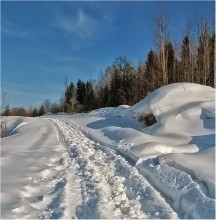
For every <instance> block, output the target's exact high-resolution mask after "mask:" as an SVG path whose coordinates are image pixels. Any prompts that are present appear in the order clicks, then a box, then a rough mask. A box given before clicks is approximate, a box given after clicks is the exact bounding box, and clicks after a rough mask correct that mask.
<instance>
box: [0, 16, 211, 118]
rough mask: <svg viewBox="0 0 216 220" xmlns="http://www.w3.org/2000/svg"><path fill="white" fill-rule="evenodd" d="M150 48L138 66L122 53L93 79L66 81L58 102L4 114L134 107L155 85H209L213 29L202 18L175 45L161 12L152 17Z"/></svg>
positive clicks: (45, 102) (188, 27) (30, 114)
mask: <svg viewBox="0 0 216 220" xmlns="http://www.w3.org/2000/svg"><path fill="white" fill-rule="evenodd" d="M154 26H155V32H154V37H155V39H154V40H155V45H156V47H155V49H154V50H150V51H149V53H148V54H147V58H146V60H144V61H142V62H140V63H139V64H138V65H137V66H135V65H133V64H132V63H131V62H130V61H129V60H128V59H127V57H125V56H119V57H117V58H116V59H115V60H114V62H113V63H112V64H111V65H109V66H108V67H107V68H106V69H105V70H104V72H103V73H101V75H100V77H99V79H98V80H94V81H92V80H88V81H86V82H85V81H83V80H81V79H78V81H77V82H76V83H73V82H71V83H69V84H68V82H67V80H66V81H65V91H64V94H63V96H62V97H61V99H60V101H59V102H58V103H51V102H50V101H49V100H45V101H44V102H42V104H41V105H40V106H39V107H35V108H31V109H30V110H28V111H27V110H25V109H23V108H20V109H13V111H12V110H10V109H9V110H8V109H5V112H4V113H3V114H4V115H13V112H16V113H14V115H23V116H40V115H43V114H44V113H45V112H52V113H57V112H67V113H74V112H82V111H89V110H92V109H96V108H101V107H106V106H118V105H122V104H127V105H133V104H135V103H137V102H138V101H140V100H141V99H143V98H144V97H145V96H146V95H147V94H148V93H149V92H152V91H154V90H155V89H157V88H159V87H161V86H163V85H167V84H171V83H177V82H192V83H198V84H203V85H207V86H211V87H214V86H215V84H214V59H215V53H214V51H215V32H214V24H213V25H211V24H210V23H209V22H207V20H205V19H204V18H199V19H197V20H196V22H194V23H193V24H187V25H186V26H185V27H186V28H185V33H184V34H183V37H182V41H181V42H180V44H178V45H176V44H174V43H173V42H172V41H171V40H170V38H169V34H168V33H169V31H168V20H167V18H166V16H165V14H164V13H161V14H159V15H158V16H157V17H156V18H155V20H154Z"/></svg>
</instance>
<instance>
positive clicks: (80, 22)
mask: <svg viewBox="0 0 216 220" xmlns="http://www.w3.org/2000/svg"><path fill="white" fill-rule="evenodd" d="M56 26H57V27H60V28H61V29H63V30H64V31H66V32H68V33H70V34H74V35H75V36H76V37H80V38H89V37H92V36H93V35H94V34H95V33H96V32H97V31H98V30H99V29H100V22H99V21H97V20H96V19H95V18H93V17H92V16H90V15H88V14H87V13H85V12H84V11H83V10H82V9H80V10H79V11H78V13H77V14H76V15H75V16H71V17H66V16H63V15H61V16H59V17H58V19H57V23H56Z"/></svg>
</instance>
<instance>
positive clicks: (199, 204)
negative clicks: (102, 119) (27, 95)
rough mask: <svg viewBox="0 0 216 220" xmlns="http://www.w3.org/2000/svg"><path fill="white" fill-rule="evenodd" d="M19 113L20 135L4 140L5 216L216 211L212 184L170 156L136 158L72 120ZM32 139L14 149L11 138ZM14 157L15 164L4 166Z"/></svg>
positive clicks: (166, 215) (208, 214) (207, 214)
mask: <svg viewBox="0 0 216 220" xmlns="http://www.w3.org/2000/svg"><path fill="white" fill-rule="evenodd" d="M18 120H19V122H17V124H16V128H15V130H14V131H17V134H13V135H12V136H10V137H8V138H6V139H4V147H3V150H2V152H3V153H4V150H5V154H4V155H5V156H4V155H3V157H2V167H3V169H2V171H3V178H4V180H3V182H2V186H3V192H2V195H3V197H2V208H3V209H2V211H3V212H2V214H3V215H2V216H1V217H2V218H37V219H38V218H41V219H53V218H55V219H58V218H64V219H71V218H72V219H74V218H78V219H94V218H97V219H101V218H102V219H104V218H110V219H111V218H112V219H123V218H138V219H152V218H153V219H155V218H162V219H178V218H200V217H202V218H214V207H215V200H214V199H213V198H211V197H212V195H210V192H208V188H206V186H205V184H203V183H202V182H200V181H198V180H197V181H196V180H195V179H194V177H193V176H191V175H190V173H187V172H184V171H183V170H181V169H180V168H179V167H178V166H177V165H175V164H172V163H171V162H170V161H163V160H162V159H159V158H151V159H147V160H144V161H138V162H137V161H133V162H134V163H131V160H129V159H127V158H128V157H124V152H122V153H121V155H120V154H119V153H118V152H117V151H115V150H113V149H110V148H109V146H108V145H107V146H106V145H102V144H101V143H98V142H97V139H94V138H93V136H91V139H89V135H88V133H86V132H85V131H84V130H83V129H81V128H80V126H77V125H76V124H74V123H72V121H71V120H70V121H68V120H67V119H60V118H56V117H50V118H35V119H22V120H21V121H20V119H18ZM15 123H16V120H15ZM33 133H34V135H33ZM31 135H32V137H31ZM41 137H42V138H41ZM10 138H11V139H12V140H13V141H11V140H10ZM32 138H33V139H32ZM24 139H25V145H23V146H21V145H20V147H18V148H15V149H14V150H13V151H12V152H13V153H12V155H9V150H8V146H9V145H7V144H6V143H7V141H9V143H13V144H14V143H15V144H17V143H19V142H20V143H22V142H23V140H24ZM33 140H34V141H33ZM14 141H15V142H14ZM38 146H39V147H38ZM16 147H17V146H16ZM6 149H7V150H6ZM116 150H118V147H117V148H116ZM32 152H33V153H34V154H32ZM6 153H8V154H6ZM127 153H128V152H127ZM7 155H9V156H7ZM13 155H15V156H16V161H14V160H13V158H12V157H13ZM30 158H31V159H30ZM131 158H133V157H131ZM37 160H38V161H37ZM12 161H13V164H14V166H11V169H12V170H8V169H7V170H6V168H5V169H4V164H5V165H6V164H7V163H12ZM39 161H40V162H39ZM136 162H137V163H136ZM5 167H7V168H8V166H5ZM7 172H9V174H11V175H8V176H7ZM19 176H23V178H20V177H19ZM7 178H10V181H9V180H7ZM13 179H17V180H18V183H16V182H14V181H13ZM7 182H8V183H10V185H8V184H7ZM7 186H8V188H7ZM13 188H16V190H15V191H16V194H14V193H15V191H14V190H12V189H13ZM13 192H14V193H13ZM6 196H9V198H8V197H7V198H6ZM14 196H15V197H14ZM13 197H14V198H16V199H15V200H13ZM10 202H11V203H10ZM194 204H196V205H194Z"/></svg>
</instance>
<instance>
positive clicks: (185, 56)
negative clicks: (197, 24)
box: [180, 36, 192, 82]
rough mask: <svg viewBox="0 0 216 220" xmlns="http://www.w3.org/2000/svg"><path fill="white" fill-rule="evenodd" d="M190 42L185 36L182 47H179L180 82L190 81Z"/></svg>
mask: <svg viewBox="0 0 216 220" xmlns="http://www.w3.org/2000/svg"><path fill="white" fill-rule="evenodd" d="M190 56H191V54H190V41H189V37H188V36H185V37H184V40H183V43H182V47H181V67H182V70H181V72H182V74H181V75H182V77H181V79H180V80H181V81H183V82H190V81H192V77H191V76H190V75H191V62H190Z"/></svg>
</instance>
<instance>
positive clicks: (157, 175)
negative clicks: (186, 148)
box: [137, 157, 215, 219]
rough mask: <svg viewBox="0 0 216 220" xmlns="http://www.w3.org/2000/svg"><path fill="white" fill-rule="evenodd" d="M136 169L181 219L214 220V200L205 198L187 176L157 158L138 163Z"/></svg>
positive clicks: (197, 186)
mask: <svg viewBox="0 0 216 220" xmlns="http://www.w3.org/2000/svg"><path fill="white" fill-rule="evenodd" d="M137 169H138V170H139V171H140V172H141V173H142V174H143V175H145V176H147V177H148V178H149V179H150V180H151V182H152V183H153V185H154V186H156V187H157V188H158V189H159V190H161V192H163V194H164V195H166V196H167V197H169V198H170V199H171V200H172V201H173V204H174V205H173V206H174V209H175V210H180V212H182V215H181V217H183V218H195V219H197V218H201V219H214V218H215V200H214V199H212V198H209V197H207V196H206V195H205V194H204V192H203V191H202V189H201V188H200V186H199V185H198V184H197V183H196V182H194V180H193V179H192V178H191V176H190V175H189V174H187V173H185V172H183V171H181V170H178V169H175V168H174V167H171V166H169V165H168V164H167V163H166V161H165V160H164V159H160V158H158V157H156V158H151V159H147V160H144V161H142V162H141V163H138V164H137Z"/></svg>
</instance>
